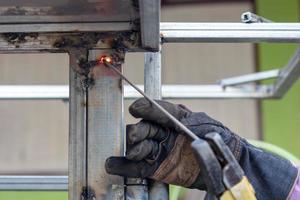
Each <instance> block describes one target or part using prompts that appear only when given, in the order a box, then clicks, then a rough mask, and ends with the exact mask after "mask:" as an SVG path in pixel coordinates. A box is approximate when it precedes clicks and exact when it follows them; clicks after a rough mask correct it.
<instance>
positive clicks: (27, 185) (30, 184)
mask: <svg viewBox="0 0 300 200" xmlns="http://www.w3.org/2000/svg"><path fill="white" fill-rule="evenodd" d="M0 190H4V191H9V190H14V191H22V190H23V191H28V190H29V191H30V190H31V191H39V190H40V191H67V190H68V177H67V176H0Z"/></svg>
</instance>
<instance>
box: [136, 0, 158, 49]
mask: <svg viewBox="0 0 300 200" xmlns="http://www.w3.org/2000/svg"><path fill="white" fill-rule="evenodd" d="M139 8H140V21H141V26H140V28H141V41H142V47H143V48H145V49H147V50H150V51H158V50H159V41H160V35H159V34H160V25H159V23H160V0H151V1H149V0H139Z"/></svg>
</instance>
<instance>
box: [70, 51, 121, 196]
mask: <svg viewBox="0 0 300 200" xmlns="http://www.w3.org/2000/svg"><path fill="white" fill-rule="evenodd" d="M110 53H113V51H112V50H109V49H108V50H91V51H89V60H95V59H96V58H99V56H100V55H103V54H110ZM118 68H119V69H120V70H122V68H121V66H118ZM90 76H91V77H93V79H94V84H93V85H92V86H91V87H90V88H89V90H88V105H87V108H88V120H87V126H88V131H87V132H88V148H87V149H88V165H87V176H88V186H90V188H91V189H93V190H94V192H95V196H96V200H114V191H113V185H121V186H122V185H123V184H124V181H123V178H122V177H119V176H112V175H109V174H107V173H106V170H105V167H104V166H105V160H106V158H108V157H110V156H122V155H124V134H123V133H124V126H123V96H122V94H123V88H122V84H121V79H120V77H119V76H118V75H116V74H114V73H112V72H111V70H110V69H109V68H107V67H105V66H103V65H102V66H101V65H99V66H96V67H93V68H92V69H91V71H90ZM72 200H73V199H72Z"/></svg>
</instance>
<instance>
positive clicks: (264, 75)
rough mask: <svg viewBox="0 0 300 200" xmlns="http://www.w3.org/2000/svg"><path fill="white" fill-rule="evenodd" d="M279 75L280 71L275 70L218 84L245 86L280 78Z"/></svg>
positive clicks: (223, 80)
mask: <svg viewBox="0 0 300 200" xmlns="http://www.w3.org/2000/svg"><path fill="white" fill-rule="evenodd" d="M278 75H279V69H274V70H269V71H264V72H257V73H252V74H245V75H241V76H236V77H230V78H225V79H222V80H220V81H218V83H220V84H221V85H222V86H223V87H227V86H232V85H240V84H245V83H250V82H255V81H261V80H266V79H272V78H276V77H278Z"/></svg>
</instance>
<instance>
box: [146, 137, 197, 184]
mask: <svg viewBox="0 0 300 200" xmlns="http://www.w3.org/2000/svg"><path fill="white" fill-rule="evenodd" d="M199 172H200V167H199V163H198V160H197V158H196V156H195V154H194V152H193V150H192V148H191V140H190V139H189V138H187V137H186V136H184V135H181V134H179V135H178V136H177V138H176V141H175V144H174V147H173V149H172V150H171V152H170V154H169V155H168V156H167V158H166V159H165V160H164V161H163V162H162V164H161V165H160V166H159V168H158V169H157V170H156V171H155V173H154V174H153V175H152V176H151V178H152V179H155V180H158V181H162V182H164V183H169V184H174V185H181V186H184V187H189V186H191V185H192V184H193V183H194V182H195V180H196V178H197V177H198V175H199Z"/></svg>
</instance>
